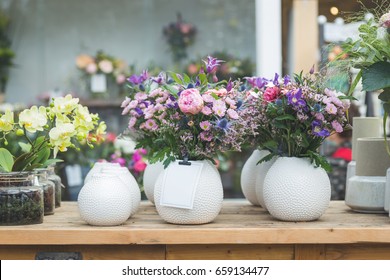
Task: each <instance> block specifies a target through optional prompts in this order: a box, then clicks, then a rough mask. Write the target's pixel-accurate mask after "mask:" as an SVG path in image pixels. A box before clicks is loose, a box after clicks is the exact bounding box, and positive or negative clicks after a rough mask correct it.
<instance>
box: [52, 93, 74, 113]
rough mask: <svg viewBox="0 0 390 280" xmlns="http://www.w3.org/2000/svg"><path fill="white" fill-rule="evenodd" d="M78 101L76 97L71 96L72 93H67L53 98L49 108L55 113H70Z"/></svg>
mask: <svg viewBox="0 0 390 280" xmlns="http://www.w3.org/2000/svg"><path fill="white" fill-rule="evenodd" d="M78 103H79V99H78V98H73V97H72V95H70V94H68V95H66V96H65V97H57V98H54V100H53V103H52V109H51V110H52V111H53V112H54V113H56V114H70V113H71V112H72V111H73V110H74V109H76V108H77V105H79V104H78Z"/></svg>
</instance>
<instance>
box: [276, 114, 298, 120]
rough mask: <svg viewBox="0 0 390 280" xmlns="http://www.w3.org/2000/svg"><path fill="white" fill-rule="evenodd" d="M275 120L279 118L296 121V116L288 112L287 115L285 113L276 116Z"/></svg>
mask: <svg viewBox="0 0 390 280" xmlns="http://www.w3.org/2000/svg"><path fill="white" fill-rule="evenodd" d="M275 120H277V121H284V120H292V121H295V118H294V116H292V115H288V114H286V115H283V116H279V117H276V118H275Z"/></svg>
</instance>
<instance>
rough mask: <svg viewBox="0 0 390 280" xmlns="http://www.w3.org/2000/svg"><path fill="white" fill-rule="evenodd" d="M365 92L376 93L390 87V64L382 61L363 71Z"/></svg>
mask: <svg viewBox="0 0 390 280" xmlns="http://www.w3.org/2000/svg"><path fill="white" fill-rule="evenodd" d="M362 84H363V90H365V91H374V90H378V89H384V88H388V87H390V62H385V61H380V62H376V63H374V64H372V65H371V66H369V67H367V68H364V69H363V70H362Z"/></svg>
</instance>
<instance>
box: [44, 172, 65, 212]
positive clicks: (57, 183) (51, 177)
mask: <svg viewBox="0 0 390 280" xmlns="http://www.w3.org/2000/svg"><path fill="white" fill-rule="evenodd" d="M47 170H48V173H47V174H48V176H47V178H48V179H49V181H52V182H53V183H54V186H55V208H58V207H61V186H62V182H61V177H60V176H58V175H57V174H56V173H55V170H54V165H51V166H49V167H48V168H47Z"/></svg>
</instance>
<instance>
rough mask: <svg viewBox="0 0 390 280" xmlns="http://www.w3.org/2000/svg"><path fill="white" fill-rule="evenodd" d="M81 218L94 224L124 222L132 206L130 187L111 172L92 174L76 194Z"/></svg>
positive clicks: (103, 224)
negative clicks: (77, 194)
mask: <svg viewBox="0 0 390 280" xmlns="http://www.w3.org/2000/svg"><path fill="white" fill-rule="evenodd" d="M77 201H78V207H79V211H80V215H81V218H82V219H83V220H84V221H86V222H87V223H88V224H91V225H95V226H115V225H120V224H123V223H124V222H126V220H127V219H128V218H129V216H130V213H131V208H132V201H131V193H130V189H129V188H128V187H127V186H126V185H125V184H124V183H123V182H122V180H121V179H119V177H118V176H116V175H112V174H102V173H98V174H95V175H92V176H91V177H90V178H89V180H88V182H87V183H86V184H85V185H84V186H83V187H82V188H81V190H80V193H79V196H78V200H77Z"/></svg>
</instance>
